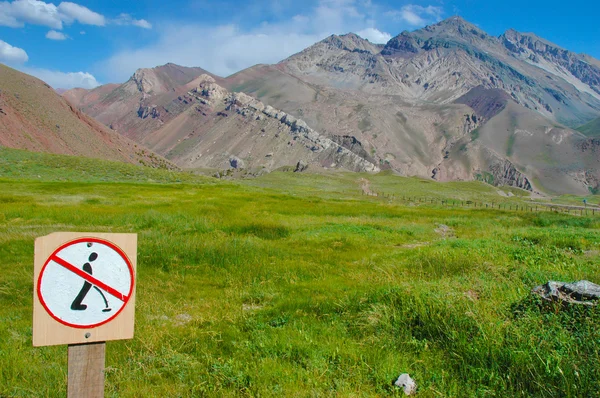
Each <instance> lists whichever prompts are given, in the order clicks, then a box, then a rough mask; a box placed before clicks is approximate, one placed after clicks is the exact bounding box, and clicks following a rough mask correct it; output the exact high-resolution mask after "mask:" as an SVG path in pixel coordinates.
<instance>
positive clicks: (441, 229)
mask: <svg viewBox="0 0 600 398" xmlns="http://www.w3.org/2000/svg"><path fill="white" fill-rule="evenodd" d="M437 226H438V227H437V228H436V229H435V232H436V233H438V234H440V235H441V236H442V238H444V239H446V238H453V237H454V230H453V229H452V228H450V227H449V226H447V225H446V224H438V225H437Z"/></svg>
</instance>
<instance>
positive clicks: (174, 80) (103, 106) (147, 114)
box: [63, 64, 208, 141]
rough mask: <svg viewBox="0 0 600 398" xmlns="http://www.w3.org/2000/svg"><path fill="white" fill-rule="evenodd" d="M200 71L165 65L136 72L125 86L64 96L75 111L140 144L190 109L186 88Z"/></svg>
mask: <svg viewBox="0 0 600 398" xmlns="http://www.w3.org/2000/svg"><path fill="white" fill-rule="evenodd" d="M205 73H208V72H206V71H205V70H204V69H201V68H186V67H182V66H178V65H174V64H166V65H163V66H159V67H156V68H152V69H138V70H137V71H136V72H135V73H134V74H133V76H131V78H130V79H129V80H128V81H127V82H125V83H124V84H120V85H118V84H107V85H104V86H100V87H97V88H95V89H93V90H84V89H74V90H69V91H67V92H66V93H64V94H63V96H64V97H65V98H66V99H67V100H69V101H70V102H71V103H72V104H73V105H75V106H76V107H77V108H79V109H81V110H82V111H83V112H85V113H87V114H88V115H90V116H92V117H94V118H95V119H96V120H98V121H100V122H102V123H104V124H105V125H107V126H109V127H110V128H111V129H113V130H115V131H118V132H119V133H121V134H122V135H124V136H126V137H128V138H131V139H133V140H136V141H140V140H141V139H142V138H143V137H144V136H145V135H146V134H147V133H148V132H151V131H154V130H157V129H159V128H161V127H162V125H163V124H164V123H167V122H168V121H170V120H172V119H173V118H174V117H176V116H177V115H178V114H179V113H180V112H182V111H183V110H185V109H187V108H188V106H189V103H188V99H186V98H184V97H183V96H185V93H186V92H187V91H188V89H187V88H186V84H188V83H190V82H191V81H193V80H194V79H195V78H197V77H198V76H200V75H201V74H205Z"/></svg>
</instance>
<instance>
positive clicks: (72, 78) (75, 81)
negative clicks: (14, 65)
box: [19, 67, 100, 89]
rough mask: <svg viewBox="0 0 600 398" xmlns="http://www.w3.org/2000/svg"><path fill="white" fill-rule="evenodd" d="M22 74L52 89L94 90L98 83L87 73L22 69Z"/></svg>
mask: <svg viewBox="0 0 600 398" xmlns="http://www.w3.org/2000/svg"><path fill="white" fill-rule="evenodd" d="M19 69H20V70H21V71H22V72H24V73H27V74H29V75H32V76H35V77H37V78H38V79H41V80H43V81H45V82H46V83H48V84H49V85H50V86H52V87H53V88H65V89H71V88H75V87H82V88H94V87H98V86H99V85H100V83H98V81H97V80H96V78H95V77H94V76H93V75H92V74H90V73H87V72H59V71H53V70H48V69H41V68H30V67H23V68H19Z"/></svg>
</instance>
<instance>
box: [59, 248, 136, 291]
mask: <svg viewBox="0 0 600 398" xmlns="http://www.w3.org/2000/svg"><path fill="white" fill-rule="evenodd" d="M50 259H51V260H52V261H54V262H56V263H57V264H60V265H62V266H63V267H65V268H66V269H68V270H69V271H71V272H73V273H74V274H76V275H78V276H80V277H82V278H83V279H85V280H86V281H88V282H89V283H91V284H92V285H94V286H97V287H99V288H100V289H102V290H104V291H105V292H107V293H108V294H110V295H112V296H115V297H116V298H118V299H119V300H121V301H123V302H125V301H127V299H129V297H127V296H126V295H124V294H122V293H120V292H119V291H117V290H115V289H113V288H112V287H110V286H108V285H107V284H105V283H103V282H102V281H99V280H98V279H96V278H94V277H93V276H92V275H90V274H88V273H87V272H85V271H83V270H81V269H79V268H77V267H75V266H73V265H72V264H69V263H68V262H66V261H65V260H63V259H62V258H60V257H57V256H52V257H50Z"/></svg>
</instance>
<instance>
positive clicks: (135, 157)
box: [0, 64, 173, 167]
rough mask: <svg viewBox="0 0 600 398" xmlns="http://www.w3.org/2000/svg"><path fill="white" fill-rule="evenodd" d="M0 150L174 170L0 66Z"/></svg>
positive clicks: (43, 87)
mask: <svg viewBox="0 0 600 398" xmlns="http://www.w3.org/2000/svg"><path fill="white" fill-rule="evenodd" d="M0 145H2V146H6V147H10V148H18V149H27V150H31V151H36V152H50V153H57V154H66V155H79V156H87V157H91V158H102V159H107V160H117V161H122V162H127V163H133V164H139V163H143V164H146V165H150V166H156V167H173V165H171V164H170V162H168V161H167V160H166V159H164V158H162V157H161V156H159V155H156V154H155V153H152V152H151V151H149V150H148V149H146V148H143V147H142V146H141V145H139V144H137V143H135V142H133V141H131V140H129V139H127V138H125V137H123V136H121V135H119V134H117V133H115V132H113V131H110V130H108V129H107V128H106V127H105V126H103V125H102V124H100V123H99V122H97V121H95V120H94V119H92V118H91V117H89V116H87V115H85V114H83V113H82V112H80V111H78V110H76V109H74V108H73V106H72V105H70V104H69V103H68V102H67V101H65V100H64V99H63V98H62V97H60V96H59V95H58V94H57V93H56V92H55V91H54V90H53V89H52V88H51V87H50V86H49V85H47V84H46V83H44V82H42V81H41V80H38V79H36V78H34V77H32V76H29V75H26V74H24V73H21V72H18V71H16V70H14V69H11V68H9V67H7V66H4V65H2V64H0Z"/></svg>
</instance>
